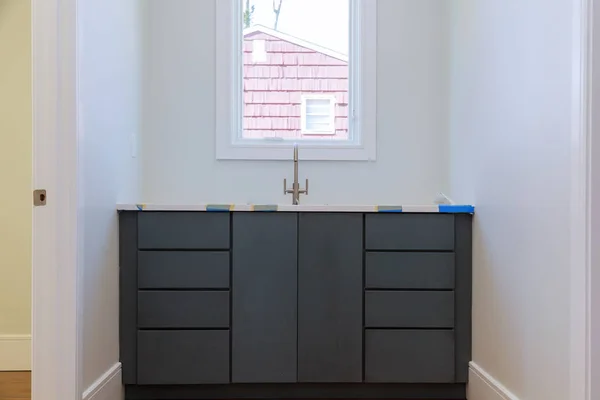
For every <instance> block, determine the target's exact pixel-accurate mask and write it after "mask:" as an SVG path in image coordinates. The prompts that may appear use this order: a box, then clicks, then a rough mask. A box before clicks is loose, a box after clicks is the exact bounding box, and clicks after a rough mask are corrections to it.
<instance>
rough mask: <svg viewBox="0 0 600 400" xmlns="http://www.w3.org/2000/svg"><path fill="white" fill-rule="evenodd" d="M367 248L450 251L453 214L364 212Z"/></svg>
mask: <svg viewBox="0 0 600 400" xmlns="http://www.w3.org/2000/svg"><path fill="white" fill-rule="evenodd" d="M365 245H366V248H367V250H452V249H454V215H451V214H386V213H383V214H367V215H366V216H365Z"/></svg>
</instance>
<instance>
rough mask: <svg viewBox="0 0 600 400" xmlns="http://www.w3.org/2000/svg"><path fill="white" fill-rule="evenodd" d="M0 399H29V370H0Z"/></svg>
mask: <svg viewBox="0 0 600 400" xmlns="http://www.w3.org/2000/svg"><path fill="white" fill-rule="evenodd" d="M0 400H31V372H0Z"/></svg>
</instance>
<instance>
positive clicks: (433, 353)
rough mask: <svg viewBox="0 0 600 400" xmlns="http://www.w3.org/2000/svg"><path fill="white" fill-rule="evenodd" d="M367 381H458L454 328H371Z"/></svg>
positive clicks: (366, 363) (366, 361)
mask: <svg viewBox="0 0 600 400" xmlns="http://www.w3.org/2000/svg"><path fill="white" fill-rule="evenodd" d="M365 381H366V382H378V383H452V382H454V331H452V330H440V331H437V330H377V329H368V330H367V331H366V332H365Z"/></svg>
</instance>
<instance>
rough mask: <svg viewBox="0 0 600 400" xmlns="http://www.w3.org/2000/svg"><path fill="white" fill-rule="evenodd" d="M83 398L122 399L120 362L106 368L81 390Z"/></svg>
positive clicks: (95, 399)
mask: <svg viewBox="0 0 600 400" xmlns="http://www.w3.org/2000/svg"><path fill="white" fill-rule="evenodd" d="M82 398H83V400H122V399H123V398H124V393H123V385H122V383H121V363H116V364H115V365H113V366H112V367H110V368H109V369H108V371H106V372H105V373H104V374H102V376H101V377H100V378H98V379H97V380H96V382H94V383H92V385H91V386H90V387H89V388H87V389H86V390H85V392H83V396H82Z"/></svg>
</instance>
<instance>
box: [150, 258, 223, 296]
mask: <svg viewBox="0 0 600 400" xmlns="http://www.w3.org/2000/svg"><path fill="white" fill-rule="evenodd" d="M138 287H139V288H140V289H220V288H222V289H228V288H229V252H228V251H140V252H139V254H138Z"/></svg>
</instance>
